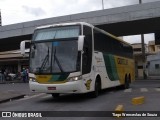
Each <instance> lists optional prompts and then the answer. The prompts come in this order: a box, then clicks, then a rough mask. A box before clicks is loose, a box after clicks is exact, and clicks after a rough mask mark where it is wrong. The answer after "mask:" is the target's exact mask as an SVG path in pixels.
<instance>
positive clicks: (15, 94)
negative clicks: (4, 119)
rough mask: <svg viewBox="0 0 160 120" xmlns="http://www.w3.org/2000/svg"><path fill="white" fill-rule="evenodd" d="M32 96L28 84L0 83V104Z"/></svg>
mask: <svg viewBox="0 0 160 120" xmlns="http://www.w3.org/2000/svg"><path fill="white" fill-rule="evenodd" d="M26 94H30V91H29V85H28V83H23V81H20V80H14V81H5V82H0V103H3V102H7V101H11V100H14V99H19V98H23V97H24V96H25V95H26Z"/></svg>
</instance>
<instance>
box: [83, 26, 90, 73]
mask: <svg viewBox="0 0 160 120" xmlns="http://www.w3.org/2000/svg"><path fill="white" fill-rule="evenodd" d="M84 36H85V38H84V46H83V51H84V52H83V56H82V74H87V73H90V71H91V64H92V29H91V28H90V27H88V26H84Z"/></svg>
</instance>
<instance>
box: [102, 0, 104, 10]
mask: <svg viewBox="0 0 160 120" xmlns="http://www.w3.org/2000/svg"><path fill="white" fill-rule="evenodd" d="M102 9H103V10H104V1H103V0H102Z"/></svg>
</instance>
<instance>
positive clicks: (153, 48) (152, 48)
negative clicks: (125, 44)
mask: <svg viewBox="0 0 160 120" xmlns="http://www.w3.org/2000/svg"><path fill="white" fill-rule="evenodd" d="M148 52H149V53H150V54H156V53H158V52H160V45H156V44H155V41H149V42H148Z"/></svg>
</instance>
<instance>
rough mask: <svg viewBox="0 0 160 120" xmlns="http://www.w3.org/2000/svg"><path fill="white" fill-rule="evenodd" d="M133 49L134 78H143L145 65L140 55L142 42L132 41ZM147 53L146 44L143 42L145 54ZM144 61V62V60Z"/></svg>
mask: <svg viewBox="0 0 160 120" xmlns="http://www.w3.org/2000/svg"><path fill="white" fill-rule="evenodd" d="M132 47H133V51H134V53H133V54H134V59H135V77H136V78H143V75H144V70H145V65H144V62H143V59H142V58H143V57H142V44H141V43H134V44H132ZM147 55H148V48H147V44H145V56H147ZM145 63H146V62H145Z"/></svg>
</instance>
